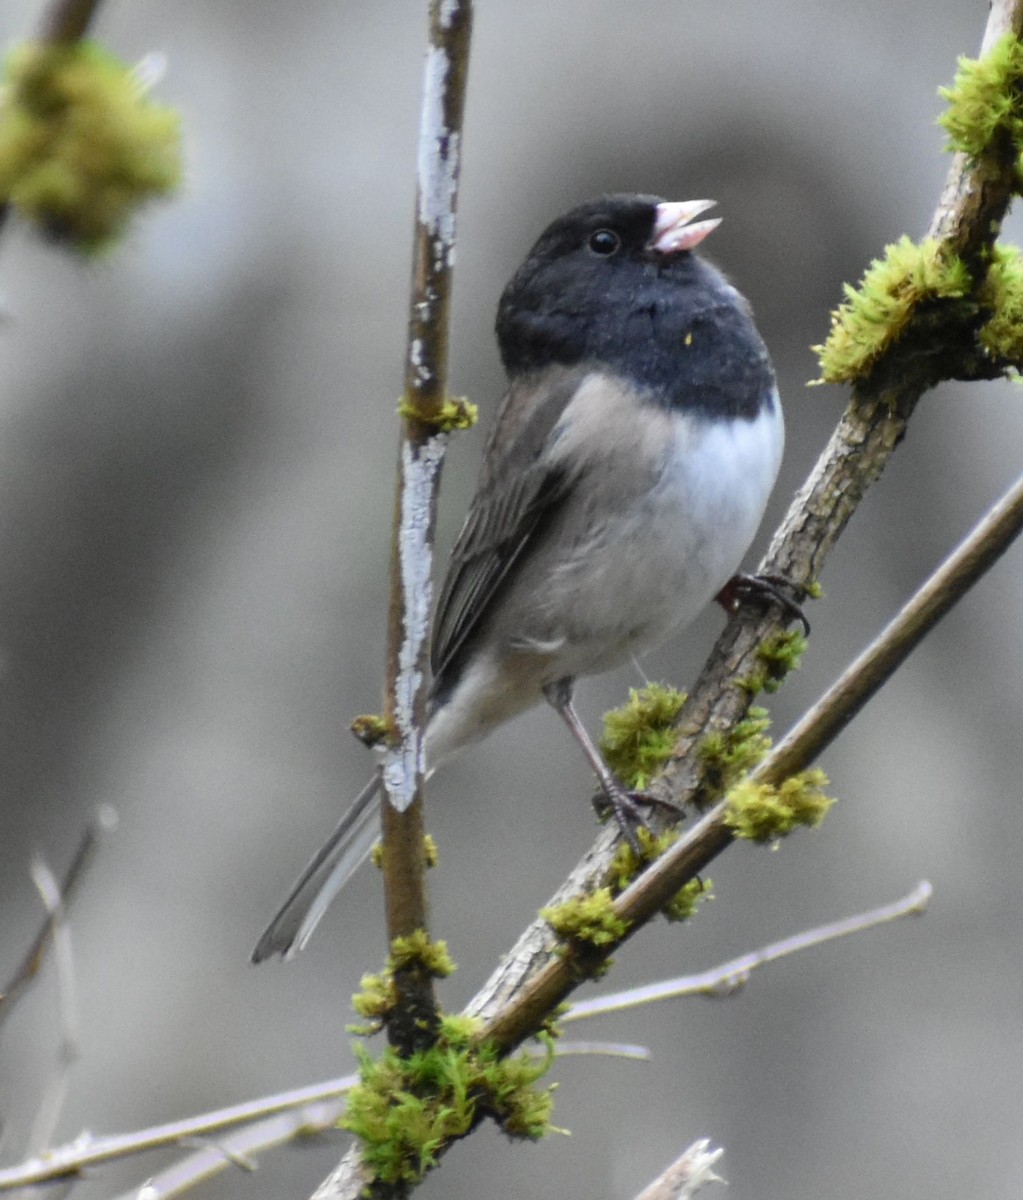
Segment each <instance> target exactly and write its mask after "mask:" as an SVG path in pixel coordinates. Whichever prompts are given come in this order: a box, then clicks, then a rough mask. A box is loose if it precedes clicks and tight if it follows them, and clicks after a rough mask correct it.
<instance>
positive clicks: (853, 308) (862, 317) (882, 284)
mask: <svg viewBox="0 0 1023 1200" xmlns="http://www.w3.org/2000/svg"><path fill="white" fill-rule="evenodd" d="M970 286H971V281H970V275H969V272H968V271H967V270H966V267H965V266H964V265H963V262H962V260H961V259H959V258H957V257H956V256H955V255H954V254H952V253H950V251H949V250H948V249H947V247H945V246H944V245H943V244H942V243H941V242H939V241H937V240H935V239H933V238H931V239H927V240H925V241H923V242H920V243H916V242H913V241H911V240H910V238H908V237H903V238H901V239H900V240H899V241H898V242H895V243H894V244H893V245H890V246H886V247H885V251H884V255H883V257H882V258H878V259H875V260H874V261H873V262H872V263H871V264H870V267H869V268H868V269H867V272H866V274H865V275H864V276H863V280H862V282H861V283H860V286H859V287H858V288H854V287H851V286H850V285H849V284H846V285H845V288H844V290H845V297H846V298H845V302H844V303H843V304H841V305H840V306H839V307H838V308H837V309H835V310H834V311H833V312H832V314H831V330H830V332H829V333H828V338H827V341H826V342H825V343H824V344H823V345H822V346H814V347H813V350H814V352H815V353H816V354H817V358H818V362H819V363H820V378H819V379H818V380H816V381H815V382H817V383H851V382H853V381H854V380H857V379H861V378H863V377H865V376H866V375H868V374H869V373H870V370H871V368H872V367H873V366H874V364H875V363H876V362H877V360H878V359H879V358H880V357H881V355H882V354H884V353H885V351H886V350H888V348H889V347H890V346H891V345H892V344H893V343H894V342H896V341H897V340H898V339H899V338H900V337H901V336H902V334H903V333H904V332H905V330H906V328H907V326H908V325H909V322H910V319H911V318H912V316H913V313H914V312H915V310H916V309H917V307H918V306H919V305H920V304H921V303H922V302H923V301H933V300H939V299H960V298H962V297H964V296H966V295H967V294H968V293H969V290H970Z"/></svg>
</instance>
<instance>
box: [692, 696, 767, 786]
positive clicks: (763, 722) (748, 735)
mask: <svg viewBox="0 0 1023 1200" xmlns="http://www.w3.org/2000/svg"><path fill="white" fill-rule="evenodd" d="M770 727H771V719H770V717H769V716H768V715H767V710H766V709H764V708H759V707H757V706H753V707H752V708H750V710H749V712H747V714H746V716H745V717H744V718H743V719H742V720H741V721H737V722H736V724H735V725H734V726H733V727H732V728H731V729H729V730H726V731H725V732H723V733H718V732H712V733H708V734H705V735H704V737H703V739H702V740H701V741H700V743H699V744H698V746H697V748H696V753H697V756H698V758H699V760H700V765H701V767H702V781H703V782H702V786H701V790H700V795H699V798H698V804H699V807H700V808H707V807H708V806H709V805H711V804H713V803H714V802H715V801H716V800H718V799H719V798H720V797H721V796H723V795H724V794H725V792H727V791H728V789H729V788H730V787H732V786H733V785H734V784H735V783H737V782H738V781H739V780H740V779H741V778H742V777H743V775H746V774H748V773H749V772H750V771H752V770H753V768H754V767H755V766H756V765H757V764H758V763H759V762H760V761H761V760H762V759H763V758H764V757H765V756H766V754H767V752H768V751H769V750H770V749H771V739H770V738H769V737H768V736H767V730H768V729H769V728H770Z"/></svg>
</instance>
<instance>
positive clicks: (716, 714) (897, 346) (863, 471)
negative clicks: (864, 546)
mask: <svg viewBox="0 0 1023 1200" xmlns="http://www.w3.org/2000/svg"><path fill="white" fill-rule="evenodd" d="M1021 27H1023V3H1021V2H1020V0H1012V2H1009V0H996V2H995V3H994V4H993V5H992V8H991V12H990V15H989V20H988V26H987V32H986V33H985V38H984V45H985V47H989V46H990V45H993V44H994V43H995V42H997V41H998V39H999V38H1000V37H1002V36H1003V35H1005V34H1006V33H1011V34H1013V35H1014V36H1018V35H1019V33H1020V30H1021ZM1015 179H1016V171H1015V159H1014V158H1012V159H1011V160H999V161H997V162H992V161H990V160H989V159H987V158H984V159H982V160H974V159H970V158H969V157H968V156H967V155H965V154H963V153H958V154H956V155H955V157H954V159H953V162H952V166H951V168H950V171H949V176H948V180H947V182H946V185H945V188H944V190H943V193H942V196H941V199H940V201H939V203H938V206H937V208H936V211H935V214H934V218H933V220H932V222H931V228H930V231H929V236H931V237H932V238H935V239H941V240H943V241H945V242H946V244H947V245H948V246H949V247H950V248H952V249H953V250H954V251H955V253H956V254H957V255H958V257H960V258H961V259H962V260H963V261H964V262H967V263H969V262H970V261H971V259H974V258H976V257H977V255H978V254H979V252H980V248H981V247H982V246H987V247H990V243H991V238H992V230H993V229H997V228H998V227H999V226H1000V223H1001V220H1002V218H1003V217H1004V215H1005V212H1006V209H1007V206H1008V203H1009V200H1010V198H1011V196H1012V194H1013V190H1014V187H1015ZM971 344H972V343H971ZM918 352H919V347H918V346H916V345H913V344H910V343H909V342H907V341H906V340H905V339H901V340H896V341H894V342H892V343H891V344H890V345H889V346H888V347H887V349H886V350H885V351H884V352H883V353H882V355H881V356H880V358H879V359H878V361H877V363H876V365H875V369H874V370H873V372H872V373H871V374H870V376H869V377H868V378H867V379H865V380H861V381H859V382H858V383H857V384H856V385H855V387H854V389H853V394H852V397H851V399H850V403H849V405H848V407H847V409H846V412H845V414H844V415H843V417H842V418H841V420H840V422H839V424H838V426H837V428H836V429H835V431H834V433H833V435H832V437H831V439H830V441H829V443H828V445H827V447H826V448H825V450H824V452H823V453H822V454H821V456H820V459H819V460H818V462H817V465H816V466H815V468H814V470H813V471H812V473H811V474H810V476H809V478H808V479H807V481H806V483H805V484H804V485H803V487H802V488H801V489H800V490H799V492H798V493H797V495H796V496H795V498H794V500H793V503H792V505H791V507H790V509H789V512H788V514H787V515H786V517H785V518H784V520H783V521H782V523H781V525H780V526H779V528H778V530H777V531H776V533H775V535H774V538H773V539H772V542H771V545H770V548H769V549H768V552H767V555H766V556H765V558H764V560H763V562H762V563H761V564H760V568H759V569H760V571H762V572H763V573H765V574H776V575H783V576H785V577H786V578H788V579H791V580H793V581H795V582H796V583H804V584H809V583H811V582H813V581H815V580H817V579H818V578H819V576H820V574H821V571H822V568H823V565H824V562H825V560H826V558H827V555H828V553H829V552H830V550H831V548H832V547H833V545H834V544H835V542H836V541H837V539H838V538H839V536H840V535H841V533H842V531H843V530H844V528H845V525H846V523H847V522H848V520H849V518H850V517H851V516H852V514H853V513H854V512H855V510H856V508H857V506H858V505H859V503H860V501H861V500H862V498H863V496H864V494H865V493H866V491H867V490H868V489H869V487H870V486H871V485H872V484H873V483H874V482H875V481H876V480H877V479H878V478H879V476H880V475H881V473H882V471H883V470H884V468H885V466H886V465H887V463H888V461H889V459H890V458H891V455H892V454H893V453H894V451H895V448H896V446H897V445H898V443H899V441H900V440H901V438H902V435H903V433H904V432H905V429H906V424H907V422H908V420H909V418H910V416H911V415H912V413H913V410H914V409H915V407H916V404H917V402H918V401H919V399H920V397H921V396H922V395H923V393H924V391H925V390H926V388H927V387H929V386H931V384H932V383H934V382H936V378H935V374H934V370H933V366H932V365H931V366H928V367H927V368H926V369H924V370H921V369H920V365H919V362H918V361H917V359H918ZM935 357H936V356H935V354H932V355H931V359H932V360H933V359H934V358H935ZM976 567H977V564H976V563H975V564H973V565H971V566H970V567H968V568H967V567H962V574H961V575H960V577H959V578H960V585H959V586H961V587H967V586H969V584H970V583H971V582H972V581H973V580H974V579H976V578H977V573H976ZM959 594H961V592H960V593H959ZM777 627H778V621H777V618H776V617H775V616H774V615H773V614H765V615H764V616H762V617H759V618H755V619H751V618H750V617H749V616H748V615H740V616H738V617H736V618H734V619H733V620H732V621H730V622H729V625H728V626H727V628H726V629H725V631H724V633H723V634H722V636H721V637H720V638H719V640H718V642H717V645H716V646H715V648H714V650H713V652H712V654H711V656H710V658H709V660H708V662H707V664H706V666H705V667H704V670H703V672H702V673H701V675H700V678H699V680H698V681H697V683H696V686H695V687H694V688H693V690H692V693H691V695H690V698H689V700H688V701H687V703H686V706H685V708H684V709H683V711H682V713H681V715H680V718H679V721H678V731H679V732H678V738H677V741H676V748H675V752H674V754H673V756H672V758H671V760H670V761H669V762H668V764H667V766H666V768H665V770H664V771H663V772H662V774H661V776H660V777H659V779H658V780H657V781H655V783H654V784H653V785H652V788H651V789H650V790H652V791H654V792H655V793H656V794H658V795H660V796H663V797H664V798H666V799H671V800H673V801H675V802H677V803H684V802H686V801H687V800H688V799H690V798H692V797H694V796H695V795H697V794H698V793H699V790H700V788H701V786H702V784H703V765H702V764H701V762H700V758H699V755H698V754H696V753H694V750H695V748H696V747H697V746H698V745H699V744H700V743H701V742H702V740H703V739H704V738H705V737H706V736H707V735H708V734H710V733H715V732H716V733H721V732H724V731H727V730H729V729H731V728H733V727H734V726H735V724H736V723H737V722H738V721H740V720H742V719H743V718H744V717H745V716H746V714H747V711H748V708H749V705H750V696H749V695H748V694H746V693H745V692H744V691H743V690H742V689H740V688H736V687H735V683H734V681H735V680H736V679H737V678H739V679H741V678H745V677H749V676H750V675H751V674H753V673H754V672H755V671H756V670H757V669H758V667H759V666H760V665H761V664H759V663H758V647H759V646H760V645H762V644H763V642H764V640H765V638H767V637H768V636H769V635H770V634H772V632H774V631H776V630H777ZM919 636H922V631H919V632H918V633H917V634H914V638H915V639H918V637H919ZM914 644H915V641H914ZM788 747H789V740H788V739H786V741H785V742H783V743H782V745H781V746H779V747H778V748H777V749H776V750H775V751H774V752H773V754H772V756H771V757H770V758H769V759H768V760H767V762H768V763H778V762H785V763H786V770H785V772H784V773H783V774H782V775H781V776H779V777H778V778H777V779H774V780H773V781H774V782H778V781H779V780H780V778H782V777H784V775H785V774H791V773H792V772H793V771H795V770H798V769H799V766H797V765H795V764H796V761H797V757H798V759H799V761H800V764H801V765H803V764H806V763H808V762H809V757H806V758H804V757H803V756H802V755H799V756H796V755H791V754H790V753H789V749H788ZM767 769H768V768H767V766H766V763H765V765H764V767H762V768H761V771H764V770H767ZM758 777H760V778H763V777H762V776H758ZM713 811H714V810H712V812H713ZM721 815H722V813H718V814H717V816H716V817H712V816H710V815H708V816H707V817H705V818H704V819H703V820H702V821H701V822H700V825H699V826H698V827H697V828H698V829H699V830H700V832H699V834H698V835H697V833H696V830H693V831H690V833H687V834H686V835H684V837H683V838H682V839H681V840H680V842H679V843H678V847H677V848H675V849H672V850H670V851H669V852H668V854H677V855H679V856H680V857H684V856H685V854H686V853H687V852H686V851H685V850H684V848H683V847H684V844H685V843H687V842H689V840H690V838H695V839H696V843H697V845H698V846H699V853H698V854H697V855H694V863H695V859H696V858H698V859H699V865H694V867H693V873H694V874H695V872H696V871H697V870H699V869H700V866H705V865H706V863H708V862H709V861H710V860H711V859H712V858H713V857H714V855H715V854H716V853H718V852H720V850H721V849H723V848H724V847H725V846H727V845H728V844H729V843H730V842H731V840H732V838H731V834H730V832H729V831H728V830H727V828H726V827H725V826H724V825H723V824H722V823H721V821H720V817H721ZM657 819H659V818H657ZM614 853H615V837H614V833H613V831H611V830H607V831H605V832H604V833H603V834H602V835H601V837H600V838H599V839H598V841H597V842H596V843H595V845H594V846H593V847H592V849H591V850H590V852H589V853H588V854H587V855H586V857H585V858H584V859H583V860H582V861H581V862H580V863H579V864H578V866H577V867H576V869H575V870H574V871H573V873H572V874H571V876H570V877H569V878H568V880H567V881H566V883H565V884H564V885H563V887H562V888H561V889H559V891H558V893H557V895H556V896H555V897H554V898H553V899H552V901H551V903H552V904H558V903H562V902H564V901H566V900H569V899H571V898H572V897H574V896H578V895H581V894H585V893H588V892H591V891H593V890H594V889H595V888H596V887H599V886H601V884H602V883H603V881H604V879H605V878H606V875H607V871H608V866H609V864H610V862H611V861H612V859H613V856H614ZM665 858H667V855H665ZM660 866H661V864H660V862H659V863H658V864H657V866H656V867H654V868H652V869H651V870H648V871H647V872H646V873H645V874H644V875H643V876H641V877H640V880H639V881H638V882H637V883H636V884H634V885H633V887H634V888H636V887H641V886H642V885H643V883H644V881H648V880H649V879H650V877H651V876H652V875H653V874H654V872H656V871H658V870H659V869H660ZM685 877H686V873H685V872H679V871H674V872H673V873H672V875H671V880H670V885H669V883H668V882H667V881H666V880H665V882H664V887H663V888H661V889H659V896H658V903H656V904H654V903H651V905H650V907H649V909H647V908H646V907H645V906H642V907H640V906H636V907H633V905H632V903H631V900H630V903H629V904H627V905H626V906H625V907H624V908H623V909H622V910H619V911H620V915H623V916H626V917H628V918H629V919H631V920H636V921H640V922H641V921H642V920H643V919H646V916H647V915H649V914H652V913H656V912H657V911H659V908H660V906H661V905H663V903H664V902H665V900H666V899H667V897H668V896H669V895H670V894H671V892H672V890H677V888H678V886H679V885H680V882H681V881H682V880H683V879H684V878H685ZM631 890H632V889H630V891H631ZM628 894H629V893H628V892H626V893H625V894H624V895H623V896H622V897H620V898H619V900H620V901H624V900H625V897H626V896H627V895H628ZM564 970H565V964H563V963H561V962H559V961H556V959H555V942H554V939H553V937H552V935H551V933H550V930H549V929H548V928H547V927H546V926H545V925H544V924H543V923H542V922H536V923H535V924H534V925H532V926H531V927H530V928H529V929H528V930H527V931H526V932H525V933H524V934H523V936H522V937H521V938H520V939H519V941H518V943H517V944H516V946H515V947H514V948H513V949H512V950H511V952H510V953H509V954H508V955H507V956H506V958H505V959H504V961H503V962H502V963H501V965H500V966H499V968H498V969H497V971H496V972H495V973H494V975H493V976H492V977H491V979H490V980H488V982H487V983H486V985H485V986H484V987H483V988H482V989H481V991H480V992H479V994H478V995H477V996H476V997H475V998H474V999H473V1001H472V1002H471V1003H470V1005H469V1011H471V1012H473V1013H477V1014H480V1015H483V1016H485V1017H486V1018H487V1019H488V1022H489V1026H488V1031H489V1033H490V1034H491V1036H494V1037H497V1038H498V1039H499V1040H500V1039H507V1041H508V1043H509V1044H515V1043H516V1041H517V1040H518V1038H519V1037H521V1036H524V1035H525V1031H526V1030H527V1029H528V1028H529V1027H530V1025H531V1023H532V1022H533V1021H536V1020H538V1019H540V1016H541V1014H542V1012H543V1011H545V1009H546V1007H547V1005H548V1004H556V1003H558V1002H559V1001H560V1000H561V999H562V998H563V996H564V994H565V993H564V992H563V991H562V990H561V988H560V987H558V986H554V987H551V986H550V984H551V982H552V980H553V979H554V977H555V976H557V975H558V973H559V972H561V971H564ZM567 979H568V973H566V974H565V975H564V976H563V977H562V982H565V983H566V986H570V985H568V984H567ZM541 981H543V982H541Z"/></svg>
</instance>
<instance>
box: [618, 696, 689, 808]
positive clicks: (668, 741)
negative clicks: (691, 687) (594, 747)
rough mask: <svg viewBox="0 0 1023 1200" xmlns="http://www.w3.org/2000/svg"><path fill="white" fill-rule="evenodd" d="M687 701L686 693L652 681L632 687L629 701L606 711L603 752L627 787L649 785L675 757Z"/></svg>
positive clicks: (640, 787)
mask: <svg viewBox="0 0 1023 1200" xmlns="http://www.w3.org/2000/svg"><path fill="white" fill-rule="evenodd" d="M685 702H686V694H685V692H679V691H676V689H675V688H671V687H668V686H666V685H665V684H663V683H650V684H647V686H646V687H643V688H631V689H630V691H629V699H628V702H627V703H626V704H623V705H622V706H621V708H614V709H612V710H611V711H610V712H608V713H605V714H604V733H603V737H602V738H601V740H600V751H601V754H603V756H604V761H605V762H606V763H607V765H608V766H609V767H610V768H611V770H612V771H613V772H614V773H615V775H616V776H617V777H618V779H620V780H621V781H622V783H624V784H625V786H626V787H630V788H639V789H642V788H645V787H646V786H647V785H648V784H649V783H650V780H651V779H653V777H654V776H655V775H656V774H657V772H658V771H659V770H660V769H661V767H663V766H664V764H665V763H666V762H667V761H668V759H669V758H670V757H671V752H672V750H673V749H674V748H675V741H676V738H677V736H678V734H677V731H676V729H675V720H676V718H677V717H678V715H679V713H680V712H681V711H682V705H683V704H685Z"/></svg>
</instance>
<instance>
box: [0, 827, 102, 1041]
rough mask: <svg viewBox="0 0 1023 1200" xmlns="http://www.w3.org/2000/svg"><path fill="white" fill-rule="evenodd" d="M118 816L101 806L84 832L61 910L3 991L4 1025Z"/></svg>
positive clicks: (52, 913) (64, 882)
mask: <svg viewBox="0 0 1023 1200" xmlns="http://www.w3.org/2000/svg"><path fill="white" fill-rule="evenodd" d="M116 823H117V818H116V816H115V814H114V811H113V809H111V808H106V807H104V808H101V809H100V810H99V812H98V813H97V814H96V817H95V819H94V821H93V823H92V824H91V825H89V826H88V827H87V828H86V830H85V832H84V833H83V834H82V837H81V840H80V841H79V843H78V848H77V849H76V850H75V853H74V857H73V858H72V860H71V864H70V866H69V867H68V869H67V871H66V872H65V874H64V878H63V879H62V880H61V883H60V911H52V910H51V911H50V912H49V913H48V914H47V916H46V918H45V920H44V921H43V923H42V926H41V927H40V929H39V932H38V933H37V934H36V936H35V938H34V939H33V941H32V944H31V945H30V946H29V948H28V951H27V952H26V954H25V957H24V958H23V959H22V960H21V962H20V963H19V965H18V967H17V968H16V969H15V971H14V974H13V975H12V976H11V978H10V980H9V981H8V983H7V985H6V987H4V989H3V990H2V991H0V1025H2V1024H3V1022H4V1020H6V1018H7V1017H9V1016H10V1015H11V1013H12V1012H13V1010H14V1006H15V1004H17V1002H18V1001H19V1000H20V999H21V997H22V996H24V994H25V993H26V992H27V991H28V990H29V988H30V987H31V986H32V984H33V983H34V982H35V980H36V979H37V977H38V975H39V970H40V968H41V967H42V965H43V961H44V959H45V957H46V952H47V950H48V949H49V947H50V945H51V944H52V941H53V934H54V930H55V928H56V925H57V922H58V920H59V919H60V915H61V912H63V913H64V914H66V913H67V910H68V908H69V906H70V904H71V902H72V901H73V899H74V897H75V896H76V895H77V893H78V889H79V886H80V885H81V882H82V880H83V879H84V877H85V874H86V872H87V871H88V868H89V866H90V864H91V863H92V860H93V858H94V856H95V853H96V847H97V845H98V843H99V840H100V838H101V837H102V836H103V834H104V833H106V832H108V831H109V830H110V829H112V828H113V827H114V826H115V825H116Z"/></svg>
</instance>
